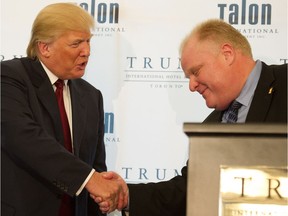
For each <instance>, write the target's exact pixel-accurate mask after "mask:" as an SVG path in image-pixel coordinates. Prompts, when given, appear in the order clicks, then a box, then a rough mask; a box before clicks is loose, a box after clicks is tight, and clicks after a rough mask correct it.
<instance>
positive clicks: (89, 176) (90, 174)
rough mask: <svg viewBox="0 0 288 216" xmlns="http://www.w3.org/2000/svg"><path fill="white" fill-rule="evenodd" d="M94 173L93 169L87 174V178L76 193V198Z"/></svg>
mask: <svg viewBox="0 0 288 216" xmlns="http://www.w3.org/2000/svg"><path fill="white" fill-rule="evenodd" d="M94 172H95V169H92V170H91V172H90V173H89V175H88V176H87V178H86V179H85V181H84V182H83V184H82V185H81V187H80V188H79V189H78V191H77V192H76V196H78V195H79V194H80V193H81V192H82V190H83V188H84V187H85V185H86V184H87V182H88V181H89V180H90V178H91V177H92V175H93V173H94Z"/></svg>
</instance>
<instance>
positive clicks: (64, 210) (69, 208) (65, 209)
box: [54, 79, 74, 216]
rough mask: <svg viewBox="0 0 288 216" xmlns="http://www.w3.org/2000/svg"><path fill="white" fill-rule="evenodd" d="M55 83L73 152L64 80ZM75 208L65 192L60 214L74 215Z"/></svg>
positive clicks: (65, 140) (65, 141)
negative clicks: (64, 96)
mask: <svg viewBox="0 0 288 216" xmlns="http://www.w3.org/2000/svg"><path fill="white" fill-rule="evenodd" d="M54 85H55V86H56V91H55V94H56V98H57V102H58V107H59V111H60V116H61V122H62V128H63V134H64V145H65V148H66V149H67V150H68V151H70V152H72V142H71V133H70V127H69V122H68V118H67V114H66V111H65V106H64V100H63V86H64V81H63V80H60V79H58V80H57V81H56V82H55V83H54ZM73 209H74V201H73V198H71V197H70V196H68V195H67V194H64V195H63V196H62V202H61V206H60V209H59V216H73V215H74V213H73V212H74V210H73Z"/></svg>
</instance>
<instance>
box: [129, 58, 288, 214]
mask: <svg viewBox="0 0 288 216" xmlns="http://www.w3.org/2000/svg"><path fill="white" fill-rule="evenodd" d="M271 88H272V92H269V91H271ZM221 119H222V112H220V111H213V112H212V113H211V114H210V115H209V116H208V117H207V118H206V119H205V120H204V123H212V122H214V123H217V122H221ZM246 122H247V123H249V122H255V123H256V122H267V123H268V122H269V123H287V64H285V65H280V66H276V65H273V66H267V65H266V64H264V63H263V67H262V72H261V76H260V79H259V82H258V84H257V87H256V90H255V94H254V97H253V101H252V104H251V107H250V109H249V112H248V115H247V118H246ZM128 186H129V193H130V206H129V216H147V215H149V216H163V215H165V216H185V215H186V188H187V166H185V167H183V169H182V175H181V176H176V177H174V178H172V179H171V180H169V181H165V182H159V183H148V184H129V185H128Z"/></svg>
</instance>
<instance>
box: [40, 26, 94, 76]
mask: <svg viewBox="0 0 288 216" xmlns="http://www.w3.org/2000/svg"><path fill="white" fill-rule="evenodd" d="M90 39H91V34H90V32H77V31H68V32H66V33H64V34H63V35H61V36H60V37H59V38H57V39H56V40H55V41H54V42H52V43H48V44H45V43H41V44H40V45H38V47H39V50H40V52H41V54H42V57H41V60H42V61H43V63H44V64H45V65H46V67H48V68H49V70H50V71H51V72H52V73H54V74H55V75H56V76H57V77H59V78H61V79H76V78H80V77H82V76H83V75H84V73H85V68H86V65H87V63H88V59H89V55H90ZM41 46H42V47H41Z"/></svg>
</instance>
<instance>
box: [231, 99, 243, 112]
mask: <svg viewBox="0 0 288 216" xmlns="http://www.w3.org/2000/svg"><path fill="white" fill-rule="evenodd" d="M241 106H242V104H241V103H240V102H238V101H236V100H234V101H233V102H232V103H231V105H230V107H231V108H232V109H235V110H238V109H239V108H240V107H241Z"/></svg>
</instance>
